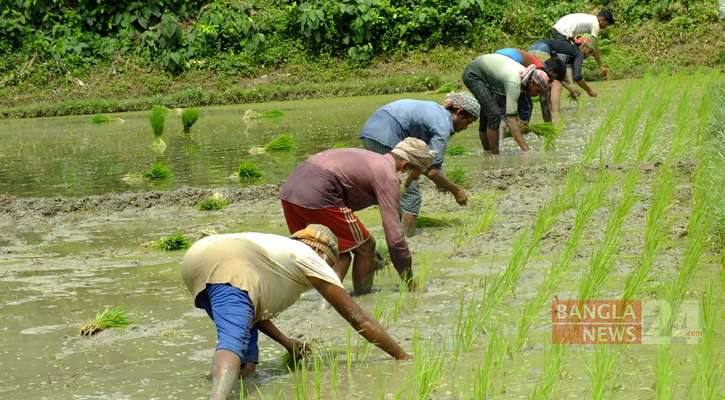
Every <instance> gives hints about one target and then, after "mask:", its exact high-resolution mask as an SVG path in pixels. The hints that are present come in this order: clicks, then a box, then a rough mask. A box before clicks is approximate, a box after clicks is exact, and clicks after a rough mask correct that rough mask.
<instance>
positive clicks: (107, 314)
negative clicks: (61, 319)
mask: <svg viewBox="0 0 725 400" xmlns="http://www.w3.org/2000/svg"><path fill="white" fill-rule="evenodd" d="M125 310H126V309H125V308H124V307H121V306H117V307H114V308H112V309H110V310H109V309H108V307H106V308H105V309H104V310H103V312H101V307H100V306H99V307H98V311H96V318H95V319H94V320H93V321H88V322H84V323H83V325H81V335H83V336H93V335H95V334H96V333H99V332H101V331H104V330H106V329H109V328H122V327H124V326H128V325H130V324H132V323H133V322H130V321H129V320H128V319H126V316H125V315H124V314H123V312H124V311H125Z"/></svg>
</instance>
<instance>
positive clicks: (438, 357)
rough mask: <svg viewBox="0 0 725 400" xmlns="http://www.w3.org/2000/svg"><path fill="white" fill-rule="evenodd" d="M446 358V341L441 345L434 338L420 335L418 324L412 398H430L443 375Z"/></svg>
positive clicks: (415, 335) (414, 337)
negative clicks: (423, 337) (428, 338)
mask: <svg viewBox="0 0 725 400" xmlns="http://www.w3.org/2000/svg"><path fill="white" fill-rule="evenodd" d="M445 358H446V349H445V343H444V342H441V343H440V345H439V346H436V344H435V343H434V342H433V341H432V340H423V339H422V338H421V337H420V329H419V326H418V325H416V328H415V333H414V334H413V359H414V361H413V364H414V366H413V369H414V371H415V373H414V383H411V386H412V390H411V396H410V398H413V399H428V398H430V394H431V393H432V392H433V390H434V389H435V388H436V386H437V385H438V381H439V380H440V379H441V377H442V376H443V362H444V360H445Z"/></svg>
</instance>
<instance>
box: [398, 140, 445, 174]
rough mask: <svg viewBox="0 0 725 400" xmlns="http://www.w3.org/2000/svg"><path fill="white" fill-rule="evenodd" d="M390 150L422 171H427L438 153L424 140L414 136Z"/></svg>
mask: <svg viewBox="0 0 725 400" xmlns="http://www.w3.org/2000/svg"><path fill="white" fill-rule="evenodd" d="M390 152H391V153H393V154H395V155H396V156H398V157H400V158H402V159H403V160H405V161H408V162H409V163H410V164H411V165H412V166H413V167H415V168H418V169H419V170H421V171H427V170H428V168H430V166H431V164H433V159H434V158H435V156H436V154H438V152H437V151H435V150H431V149H429V148H428V145H427V144H426V143H425V142H424V141H422V140H420V139H416V138H412V137H408V138H405V140H403V141H402V142H400V143H398V145H397V146H395V148H394V149H393V150H391V151H390Z"/></svg>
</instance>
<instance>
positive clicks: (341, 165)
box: [279, 138, 436, 295]
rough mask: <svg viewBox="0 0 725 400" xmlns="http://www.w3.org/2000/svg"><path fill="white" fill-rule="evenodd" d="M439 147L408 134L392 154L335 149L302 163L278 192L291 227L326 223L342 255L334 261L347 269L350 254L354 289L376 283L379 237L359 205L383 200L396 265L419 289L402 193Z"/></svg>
mask: <svg viewBox="0 0 725 400" xmlns="http://www.w3.org/2000/svg"><path fill="white" fill-rule="evenodd" d="M435 154H436V152H435V151H431V150H430V149H429V148H428V145H427V144H426V143H425V142H423V141H422V140H420V139H416V138H406V139H405V140H403V141H402V142H400V143H398V145H397V146H395V148H394V149H393V150H392V151H391V152H390V153H388V154H385V155H381V154H377V153H374V152H372V151H367V150H362V149H333V150H327V151H323V152H321V153H318V154H316V155H314V156H312V157H310V158H309V159H307V161H305V162H303V163H302V164H300V165H299V166H298V167H297V168H295V170H294V171H293V172H292V174H291V175H290V176H289V178H287V181H286V182H285V184H284V186H282V190H281V191H280V193H279V198H280V199H281V200H282V208H283V209H284V217H285V219H286V220H287V227H288V228H289V230H290V233H292V232H296V231H298V230H300V229H303V228H304V227H306V226H307V225H308V224H324V225H325V226H327V227H328V228H330V230H331V231H332V232H333V233H334V234H335V236H337V238H338V241H339V246H340V258H339V259H338V261H337V262H336V263H335V265H334V266H333V267H332V269H333V270H335V273H336V274H337V276H338V277H340V281H341V282H342V280H343V279H344V278H345V275H347V270H348V269H349V267H350V261H351V260H352V255H351V254H350V253H352V254H354V255H355V260H354V261H353V263H352V284H353V288H354V290H355V294H356V295H360V294H365V293H369V292H370V290H371V289H372V286H373V276H374V274H373V272H374V268H373V259H374V257H375V239H373V237H372V236H370V232H368V230H367V229H365V227H364V226H363V224H362V223H361V222H360V220H359V219H358V218H357V216H356V215H355V214H354V212H355V211H359V210H362V209H365V208H367V207H370V206H372V205H375V204H377V205H379V206H380V216H381V217H382V221H383V229H384V230H385V241H386V242H387V244H388V250H389V251H390V258H391V260H392V262H393V266H394V267H395V269H396V270H397V271H398V274H400V277H401V279H402V280H403V281H404V282H406V283H407V285H408V288H409V289H411V290H414V289H416V287H415V283H414V282H413V281H412V280H410V278H412V277H413V272H412V268H411V264H412V258H411V256H410V251H409V250H408V243H407V242H406V241H405V236H404V235H403V225H402V223H401V221H400V211H399V207H400V196H401V193H402V192H403V191H404V190H405V188H406V187H408V186H410V183H411V182H412V181H413V180H414V179H417V178H418V176H420V174H421V172H422V171H426V170H427V169H428V168H429V167H430V165H431V164H432V163H433V158H434V157H435Z"/></svg>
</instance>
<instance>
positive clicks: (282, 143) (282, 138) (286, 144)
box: [249, 133, 295, 154]
mask: <svg viewBox="0 0 725 400" xmlns="http://www.w3.org/2000/svg"><path fill="white" fill-rule="evenodd" d="M294 147H295V142H294V140H293V139H292V135H290V134H286V133H283V134H281V135H277V136H275V137H274V139H272V141H271V142H269V143H268V144H267V145H266V146H264V147H253V148H251V149H250V150H249V153H250V154H262V153H265V152H268V151H287V150H292V148H294Z"/></svg>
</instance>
